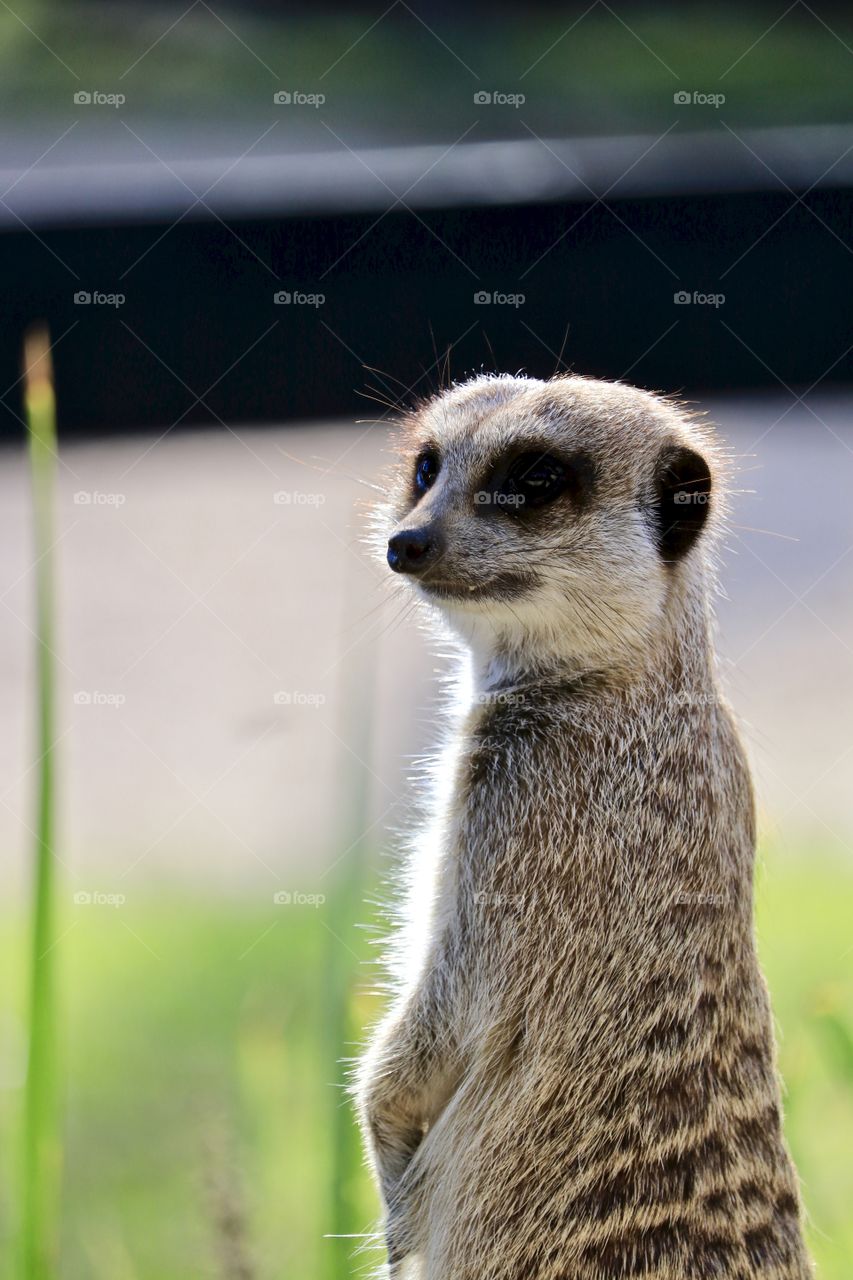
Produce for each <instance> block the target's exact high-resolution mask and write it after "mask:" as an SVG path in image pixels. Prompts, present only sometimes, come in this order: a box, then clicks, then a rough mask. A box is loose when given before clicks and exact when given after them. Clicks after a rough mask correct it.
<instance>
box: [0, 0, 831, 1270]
mask: <svg viewBox="0 0 853 1280" xmlns="http://www.w3.org/2000/svg"><path fill="white" fill-rule="evenodd" d="M0 34H2V40H0V104H1V105H2V112H0V119H2V123H0V139H2V148H0V266H2V280H3V286H4V290H3V308H2V314H0V331H1V332H2V342H0V389H2V394H0V461H1V462H2V467H0V521H2V524H1V525H0V535H2V536H0V604H2V611H0V616H2V622H3V625H2V628H0V703H1V704H2V708H3V713H4V725H5V732H4V734H3V736H2V739H0V760H2V765H1V766H0V831H2V847H3V850H4V886H5V892H4V894H3V900H2V906H0V951H2V961H3V963H2V971H3V972H4V973H5V974H7V975H8V978H7V981H6V982H5V983H4V985H3V991H2V994H0V1002H1V1003H0V1258H2V1259H3V1260H4V1261H6V1260H7V1259H8V1258H9V1257H11V1253H12V1250H13V1245H14V1233H15V1224H16V1220H17V1215H18V1186H17V1164H16V1158H15V1150H16V1142H17V1130H18V1127H19V1124H20V1112H21V1098H22V1085H23V1081H24V1074H25V1066H26V1063H25V1033H24V1014H23V1010H24V1006H25V993H26V981H27V975H26V965H25V963H24V957H25V956H26V954H27V945H28V943H27V930H28V909H29V894H30V882H31V864H32V854H33V823H34V816H33V813H34V776H35V774H34V768H35V764H36V755H37V752H36V748H35V742H36V737H35V728H34V707H35V675H36V642H35V640H34V634H33V628H34V571H35V565H34V553H33V540H32V512H31V499H30V493H29V485H28V476H27V462H26V453H25V446H24V426H23V417H24V410H23V405H22V388H21V381H20V351H21V341H22V334H23V331H24V329H25V327H26V325H27V324H29V323H30V322H31V321H33V320H35V319H46V320H47V321H48V323H49V325H50V334H51V340H52V342H53V344H54V345H53V350H52V358H53V363H54V366H55V371H56V389H57V397H58V414H59V433H60V436H59V438H60V450H59V463H58V484H57V493H56V525H57V528H56V541H55V546H54V555H55V558H56V562H57V577H58V608H57V640H56V648H55V654H56V662H57V666H58V672H59V697H58V721H59V724H58V730H57V737H56V743H55V749H56V755H57V759H58V801H59V810H58V813H59V818H58V834H57V841H56V853H57V857H58V859H59V860H60V863H61V866H60V872H61V876H60V888H59V905H60V919H59V924H58V941H57V944H56V952H57V957H56V964H57V969H58V971H59V978H60V995H61V1009H62V1043H61V1054H60V1056H61V1061H62V1063H63V1074H64V1078H65V1084H64V1090H65V1099H66V1125H65V1130H66V1131H65V1142H66V1152H65V1169H64V1194H63V1219H62V1241H61V1266H60V1274H61V1276H62V1277H63V1280H78V1278H79V1280H82V1278H83V1277H95V1278H96V1280H101V1278H102V1277H103V1278H104V1280H107V1278H109V1280H173V1278H174V1280H178V1277H180V1278H181V1280H183V1278H184V1277H186V1276H187V1275H193V1276H196V1275H198V1276H224V1277H257V1278H258V1280H266V1278H267V1277H269V1278H272V1277H281V1276H285V1275H293V1274H299V1275H305V1276H307V1275H311V1276H317V1277H321V1278H324V1280H325V1278H328V1280H337V1278H338V1277H344V1276H349V1275H358V1274H361V1273H362V1272H364V1271H366V1270H368V1269H369V1267H370V1266H373V1265H376V1263H377V1261H378V1260H379V1259H380V1257H381V1254H380V1253H378V1252H377V1251H376V1250H375V1249H374V1248H373V1247H372V1245H371V1242H370V1240H369V1238H368V1237H367V1236H366V1235H365V1233H369V1232H370V1230H371V1229H372V1227H373V1224H374V1218H375V1214H376V1208H377V1206H376V1202H375V1199H374V1196H373V1193H372V1190H371V1188H370V1186H369V1183H368V1180H367V1179H366V1176H365V1174H364V1171H363V1169H362V1165H361V1156H360V1151H359V1147H358V1142H357V1138H356V1135H355V1132H354V1126H353V1122H352V1116H351V1113H350V1110H349V1106H348V1103H347V1100H346V1096H345V1094H344V1092H343V1085H344V1082H345V1078H346V1059H347V1058H348V1057H351V1056H352V1055H353V1054H354V1053H355V1052H356V1048H357V1045H358V1043H359V1038H360V1035H361V1032H362V1028H363V1026H364V1024H365V1022H366V1021H369V1020H370V1019H371V1018H372V1017H373V1016H375V1014H376V1012H377V1011H378V1008H379V1007H380V1005H379V1002H378V1000H377V998H376V997H375V996H374V995H373V994H371V992H372V989H373V987H374V985H375V982H376V977H377V974H376V971H375V967H374V966H375V960H376V956H377V949H376V947H375V946H374V945H373V942H372V939H373V938H374V937H375V933H376V926H377V925H378V923H379V919H380V913H379V911H378V909H377V906H376V903H377V900H378V899H381V898H382V897H383V896H384V895H385V892H386V891H385V889H384V887H383V882H384V881H385V879H386V878H387V876H388V874H389V873H390V872H391V871H392V869H393V866H394V862H395V850H398V849H399V847H400V839H399V832H400V831H401V830H403V829H404V828H405V823H406V816H407V813H408V811H409V796H410V795H411V785H410V780H409V779H410V775H411V774H412V772H413V770H414V769H415V766H416V764H417V761H418V758H419V757H420V756H421V754H422V753H423V752H425V751H427V750H428V749H429V748H430V745H431V744H432V743H434V742H435V740H436V738H437V736H438V734H439V732H440V710H439V708H440V693H439V686H438V682H437V680H436V673H437V672H442V671H444V670H446V669H447V666H448V662H449V658H448V655H447V653H446V652H445V646H442V645H436V643H435V642H434V641H433V640H432V639H431V637H430V636H429V634H428V633H426V632H424V631H423V630H422V629H421V628H420V626H419V625H418V620H417V618H416V617H415V616H413V614H412V612H411V609H410V606H409V604H408V603H407V601H406V599H405V597H402V596H399V595H394V594H393V593H392V591H391V590H390V586H389V583H388V581H387V575H386V573H384V572H383V568H382V566H381V565H380V564H376V563H374V562H373V561H372V560H371V558H370V556H369V554H368V553H367V551H366V550H365V549H364V547H363V545H362V542H361V538H362V536H363V533H364V521H365V515H366V511H367V509H368V507H369V504H370V501H371V498H372V497H373V496H374V491H373V490H372V488H371V486H372V485H373V484H375V483H376V482H377V478H378V477H379V475H380V473H381V471H382V468H383V466H385V465H386V463H387V461H388V457H387V447H388V437H389V432H390V430H391V428H392V424H393V421H394V418H395V412H396V410H397V409H398V408H399V407H400V406H405V405H408V404H410V403H411V402H412V400H413V399H414V398H415V397H416V396H418V395H423V394H428V393H429V392H431V391H433V390H435V389H437V388H438V387H439V386H441V385H446V384H447V382H448V381H449V380H450V379H453V378H461V377H464V376H465V375H466V374H469V373H472V372H478V371H480V370H501V371H509V372H515V371H517V370H526V371H527V372H529V373H530V374H532V375H535V376H544V377H547V376H550V375H551V374H553V373H554V372H556V371H559V370H564V369H572V370H575V371H577V372H579V373H585V374H595V375H599V376H604V377H610V378H624V379H626V380H628V381H631V382H634V383H636V384H638V385H640V386H645V387H649V388H652V389H658V390H663V391H666V392H676V393H679V394H681V395H682V396H683V397H685V398H686V399H688V400H690V401H692V402H694V403H696V404H698V405H699V406H700V407H701V408H702V409H704V410H706V411H707V412H708V413H709V414H710V415H711V417H712V418H713V419H714V420H715V421H716V422H717V423H718V424H719V426H720V429H721V431H722V433H723V434H724V436H725V438H726V439H727V441H728V442H729V443H730V445H731V447H732V449H733V451H734V453H735V454H736V455H737V466H738V490H739V492H738V494H737V497H736V503H735V510H734V515H733V520H732V528H731V530H730V534H729V537H728V539H727V544H726V549H725V555H724V562H723V565H722V573H721V579H722V586H723V592H722V594H721V596H720V599H719V601H718V606H717V614H718V626H719V644H720V650H721V654H722V657H723V663H724V679H725V684H726V687H727V690H728V693H729V696H730V697H731V699H732V701H733V703H734V705H735V707H736V709H737V711H738V713H739V715H740V716H741V718H742V720H743V721H744V725H745V732H746V736H747V739H748V743H749V747H750V751H751V754H752V758H753V761H754V766H755V771H756V777H757V783H758V792H759V804H760V813H761V830H762V836H761V850H760V866H759V875H758V933H759V944H760V948H761V952H762V957H763V960H764V963H765V966H766V969H767V973H768V978H769V982H770V985H771V989H772V993H773V997H774V1003H775V1009H776V1016H777V1021H778V1029H779V1037H780V1054H781V1065H782V1070H783V1074H784V1077H785V1083H786V1097H785V1107H786V1131H787V1135H788V1139H789V1142H790V1144H791V1146H792V1148H793V1150H794V1154H795V1156H796V1158H797V1161H798V1165H799V1169H800V1173H801V1176H802V1180H803V1195H804V1198H805V1203H806V1206H807V1210H808V1213H809V1232H810V1241H811V1245H812V1248H813V1250H814V1253H815V1256H816V1257H817V1259H818V1261H819V1264H820V1275H821V1276H823V1277H826V1280H842V1278H844V1280H846V1277H847V1276H849V1274H850V1272H851V1267H853V1224H851V1221H850V1216H849V1206H850V1203H851V1202H853V1172H851V1167H850V1161H849V1148H850V1138H851V1133H853V1093H851V1090H852V1089H853V983H851V968H853V937H851V920H853V851H851V842H852V841H853V800H851V788H850V781H849V779H850V763H851V757H853V740H852V739H851V736H850V728H849V726H850V720H851V710H853V706H851V701H852V700H853V661H852V660H851V659H853V651H851V625H850V624H851V613H853V604H851V601H853V593H851V585H853V556H851V554H850V553H851V549H853V527H851V526H853V522H851V515H850V511H851V503H850V492H851V483H853V430H851V407H853V392H852V391H851V382H853V333H851V327H852V326H851V307H850V297H851V292H853V290H852V289H851V285H853V244H851V212H853V196H852V194H851V193H853V74H851V73H853V15H851V13H850V11H849V9H848V8H847V7H846V6H844V5H842V4H840V3H839V4H837V5H836V4H807V3H805V2H804V0H795V2H794V3H793V4H790V5H786V4H785V3H784V2H783V0H780V2H779V4H771V3H767V4H759V3H741V4H739V5H734V4H732V5H725V4H723V5H721V4H713V5H712V4H710V3H707V4H695V5H693V4H680V5H676V4H674V3H673V4H671V5H663V4H655V3H645V2H642V0H640V2H637V0H620V2H619V3H618V4H609V3H606V2H605V0H594V2H593V3H592V4H589V5H587V4H586V3H585V2H584V0H582V2H581V3H580V4H578V5H574V4H572V5H568V6H567V5H565V4H563V5H557V4H549V3H537V4H533V5H527V6H525V8H524V10H523V12H522V11H520V10H519V9H516V8H513V7H511V6H509V5H506V6H504V5H499V6H497V7H495V6H485V5H478V4H473V5H469V6H465V7H462V6H458V5H450V4H445V3H442V2H438V3H426V2H425V0H418V2H417V3H411V4H410V3H407V2H406V0H393V2H392V3H391V4H389V5H387V6H386V5H385V4H384V0H379V2H378V3H377V4H376V6H375V7H370V6H369V5H367V4H364V3H353V4H343V3H340V4H331V5H330V4H322V5H320V4H314V5H307V4H306V5H301V4H289V5H287V6H283V5H282V6H279V5H276V4H274V3H271V2H267V3H264V2H262V0H257V2H256V3H237V2H236V0H231V2H230V3H227V4H225V3H220V2H219V0H215V2H214V3H210V4H208V3H206V0H194V3H191V4H189V5H186V4H184V3H183V2H180V3H177V4H174V5H173V4H169V3H140V2H139V0H113V2H112V3H109V4H106V3H104V4H95V3H92V4H79V3H60V0H40V2H34V3H30V2H27V0H13V3H12V4H7V3H5V2H3V3H0ZM359 1237H362V1238H361V1239H360V1238H359Z"/></svg>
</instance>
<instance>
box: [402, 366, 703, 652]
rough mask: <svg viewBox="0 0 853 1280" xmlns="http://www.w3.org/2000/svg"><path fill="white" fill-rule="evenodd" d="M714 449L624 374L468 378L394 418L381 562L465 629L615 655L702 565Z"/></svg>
mask: <svg viewBox="0 0 853 1280" xmlns="http://www.w3.org/2000/svg"><path fill="white" fill-rule="evenodd" d="M712 449H713V445H712V441H711V440H710V438H709V437H707V436H705V435H704V434H703V433H702V432H701V431H700V430H699V429H697V428H696V427H695V426H693V425H692V424H688V423H687V422H686V421H685V419H684V418H683V417H682V416H681V415H680V413H679V412H678V411H677V410H676V409H675V408H674V407H673V406H672V405H670V404H668V403H667V402H665V401H662V400H659V399H658V398H657V397H655V396H652V395H650V394H649V393H647V392H641V391H638V390H635V389H634V388H631V387H627V386H622V385H619V384H610V383H603V382H596V381H594V380H592V379H586V378H577V377H568V378H559V379H554V380H553V381H551V382H540V381H535V380H532V379H530V380H528V379H523V378H513V377H498V378H495V377H489V378H486V377H482V378H477V379H475V380H473V381H472V382H469V383H467V384H465V385H462V386H458V387H454V388H453V389H452V390H450V391H448V392H446V393H445V394H443V395H441V396H439V397H437V398H436V399H435V400H433V401H431V402H430V403H429V404H427V405H426V406H425V407H424V408H423V409H421V410H420V411H419V412H418V413H417V414H415V415H413V417H412V419H411V420H410V422H409V423H408V424H407V431H406V438H405V443H404V447H403V449H402V452H401V458H400V465H399V467H398V469H397V471H396V474H395V479H394V485H393V490H392V493H391V497H390V501H389V504H388V507H387V508H386V510H385V516H386V517H387V516H390V523H391V525H392V527H391V529H390V531H389V530H388V528H387V525H386V527H385V536H386V537H387V551H386V554H387V561H388V564H389V566H390V568H391V569H392V570H393V571H394V572H395V573H398V574H403V575H406V576H407V577H408V578H409V579H410V580H411V582H412V583H413V584H414V585H415V587H416V589H417V590H418V591H419V592H420V593H421V594H422V596H423V597H424V598H425V599H426V600H427V601H429V603H430V604H432V605H434V606H436V607H437V608H438V609H440V610H441V612H442V613H443V614H444V615H445V617H446V618H447V620H448V621H449V622H450V624H451V626H452V627H453V628H454V629H455V630H457V631H458V632H460V633H462V634H463V635H464V636H465V637H466V638H467V639H469V640H470V641H472V642H476V641H477V640H478V639H483V640H484V642H486V643H488V644H491V646H492V647H495V645H496V644H497V646H498V647H500V648H502V649H504V650H506V651H508V650H512V649H516V650H518V649H522V648H523V649H525V650H527V651H528V652H529V651H531V650H532V651H534V652H535V651H537V650H540V651H541V652H542V653H543V655H544V654H546V653H547V654H553V653H560V654H562V655H563V656H568V657H571V658H573V659H574V660H575V661H576V662H577V663H578V664H580V665H589V666H600V665H602V663H604V664H606V663H608V662H615V661H619V660H621V659H625V658H628V657H630V656H631V655H632V654H635V653H636V650H637V648H638V646H642V645H644V644H646V645H647V643H648V640H649V638H650V636H651V635H652V633H654V631H655V630H656V628H659V626H660V625H661V622H662V619H663V615H664V612H665V605H666V602H667V599H668V598H669V596H670V595H671V593H672V590H673V587H674V584H675V583H676V582H678V581H683V580H684V576H685V574H688V575H689V574H690V573H695V572H696V571H698V570H700V569H701V564H702V560H703V555H702V550H701V546H700V544H701V542H702V538H701V536H700V535H702V534H703V530H704V528H705V525H706V523H707V521H708V517H709V514H710V512H711V508H712V503H714V502H716V495H715V493H714V492H713V491H712V477H711V471H712V458H711V453H712ZM389 534H390V536H389Z"/></svg>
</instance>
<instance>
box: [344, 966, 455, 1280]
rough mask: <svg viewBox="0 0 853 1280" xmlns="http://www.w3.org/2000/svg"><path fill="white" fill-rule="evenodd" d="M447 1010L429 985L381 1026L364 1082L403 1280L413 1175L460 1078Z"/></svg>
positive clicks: (364, 1107) (392, 1260)
mask: <svg viewBox="0 0 853 1280" xmlns="http://www.w3.org/2000/svg"><path fill="white" fill-rule="evenodd" d="M455 1058H456V1055H455V1054H454V1053H453V1052H452V1048H451V1044H450V1037H449V1034H448V1025H447V1007H446V1005H445V1006H444V1007H443V1008H442V1005H441V1004H440V1003H439V1001H438V1000H437V999H435V993H433V992H431V990H430V986H429V984H428V983H425V984H424V985H423V986H422V987H421V988H420V989H419V990H418V991H417V992H416V993H415V995H414V996H413V997H411V998H410V999H409V1001H408V1002H407V1003H406V1005H405V1006H404V1007H403V1008H402V1009H399V1010H396V1011H394V1012H392V1014H391V1015H390V1016H389V1017H388V1018H387V1019H386V1021H385V1022H384V1023H383V1024H382V1025H381V1026H380V1028H379V1031H378V1033H377V1035H376V1037H375V1039H374V1041H373V1044H372V1045H371V1048H370V1050H369V1052H368V1054H367V1057H366V1059H365V1060H364V1062H363V1064H362V1069H361V1072H360V1080H359V1084H358V1089H357V1092H358V1102H359V1110H360V1112H361V1116H362V1125H363V1128H364V1131H365V1134H366V1136H367V1140H368V1148H369V1151H370V1155H371V1157H372V1160H373V1164H374V1168H375V1170H376V1174H377V1178H378V1181H379V1187H380V1191H381V1194H382V1200H383V1203H384V1207H385V1215H386V1226H385V1230H386V1238H387V1244H388V1256H389V1267H390V1271H389V1276H390V1277H393V1280H402V1278H403V1275H404V1272H403V1270H402V1267H403V1264H404V1260H406V1259H407V1258H408V1257H409V1255H410V1254H411V1253H412V1251H413V1247H414V1239H413V1224H412V1222H411V1212H410V1211H411V1201H412V1188H410V1187H408V1186H407V1184H406V1172H407V1170H408V1168H409V1166H410V1164H411V1161H412V1159H413V1157H414V1155H415V1153H416V1152H417V1149H418V1147H419V1146H420V1144H421V1142H422V1141H423V1138H424V1135H425V1133H426V1132H427V1130H428V1129H429V1127H430V1125H431V1124H433V1123H434V1122H435V1119H436V1117H437V1116H438V1114H439V1113H440V1111H441V1110H442V1108H443V1107H444V1105H445V1104H446V1102H447V1100H448V1098H449V1097H450V1095H451V1094H452V1092H453V1090H454V1088H455V1083H456V1082H457V1081H458V1078H459V1074H460V1073H459V1069H458V1067H457V1066H456V1065H455Z"/></svg>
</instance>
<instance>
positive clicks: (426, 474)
mask: <svg viewBox="0 0 853 1280" xmlns="http://www.w3.org/2000/svg"><path fill="white" fill-rule="evenodd" d="M438 472H439V461H438V457H437V456H436V454H435V453H433V451H432V450H431V449H430V450H428V451H427V452H426V453H422V454H421V456H420V457H419V458H418V461H417V463H416V465H415V488H416V489H417V491H418V493H426V491H427V489H431V488H432V486H433V485H434V484H435V481H436V478H437V476H438Z"/></svg>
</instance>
